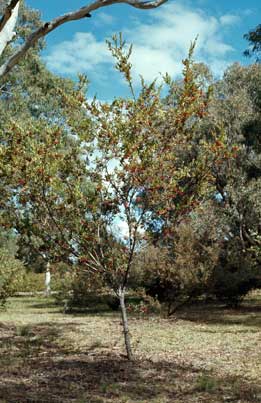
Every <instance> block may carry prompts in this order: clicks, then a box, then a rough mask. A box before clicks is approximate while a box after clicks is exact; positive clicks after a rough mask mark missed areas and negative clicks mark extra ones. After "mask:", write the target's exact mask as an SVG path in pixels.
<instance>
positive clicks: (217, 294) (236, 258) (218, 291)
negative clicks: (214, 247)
mask: <svg viewBox="0 0 261 403" xmlns="http://www.w3.org/2000/svg"><path fill="white" fill-rule="evenodd" d="M231 243H232V242H231ZM231 243H229V242H228V245H227V247H226V249H223V250H222V253H221V254H220V258H219V262H218V264H217V265H216V267H215V269H214V270H213V273H212V275H211V277H210V280H209V287H208V295H209V296H212V297H214V298H215V299H217V300H218V301H221V302H224V303H225V304H226V305H227V306H228V307H232V308H236V307H237V306H238V305H239V304H240V303H241V302H242V300H243V299H244V297H245V296H246V294H247V293H248V292H249V291H251V290H254V289H256V288H260V287H261V276H260V269H259V268H258V267H256V266H255V265H253V260H252V259H251V255H249V254H248V253H247V252H242V251H240V250H239V249H237V248H235V245H233V243H232V245H231Z"/></svg>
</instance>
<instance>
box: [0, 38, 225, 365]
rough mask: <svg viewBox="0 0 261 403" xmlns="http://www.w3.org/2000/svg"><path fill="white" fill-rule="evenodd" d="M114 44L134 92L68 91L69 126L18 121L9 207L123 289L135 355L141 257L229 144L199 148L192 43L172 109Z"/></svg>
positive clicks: (196, 195)
mask: <svg viewBox="0 0 261 403" xmlns="http://www.w3.org/2000/svg"><path fill="white" fill-rule="evenodd" d="M108 45H109V48H110V50H111V52H112V54H113V55H114V57H115V58H116V68H117V69H118V70H119V71H120V72H121V73H122V74H123V75H124V76H125V79H126V80H127V82H128V84H129V87H130V90H131V93H132V98H128V99H115V100H114V101H113V102H112V103H111V104H107V103H100V102H98V101H97V100H93V102H91V103H89V102H87V101H86V99H85V96H84V93H83V91H82V89H81V88H80V89H76V90H75V91H74V92H72V93H66V91H65V92H61V93H62V94H63V95H62V96H63V108H64V111H65V114H64V120H63V122H62V123H63V124H62V126H61V127H59V126H57V125H56V124H54V122H53V121H52V120H49V121H48V120H46V119H45V118H39V119H37V120H31V121H30V124H29V122H25V123H24V124H22V122H21V124H20V125H17V124H16V122H12V123H11V124H10V125H9V127H8V129H7V130H6V143H5V147H3V150H4V155H5V162H6V164H5V165H6V166H8V167H9V169H10V171H9V172H10V177H11V178H12V185H11V186H10V190H11V192H10V196H9V198H8V202H7V211H8V214H9V216H11V217H12V222H16V225H17V226H18V227H19V231H20V232H24V233H26V234H28V235H30V236H31V235H32V234H33V235H34V236H36V237H37V238H38V239H40V240H41V242H42V243H41V244H40V245H39V246H38V247H39V248H43V250H44V251H48V253H49V254H50V255H51V256H52V258H53V259H55V258H56V257H59V256H61V253H62V252H64V253H65V255H66V256H67V257H68V256H69V259H71V261H74V262H77V263H78V264H80V265H81V266H82V267H85V269H86V271H87V272H88V273H89V275H93V276H95V277H96V278H97V277H98V278H101V279H102V281H103V282H104V283H105V284H106V285H107V286H109V287H110V288H111V289H112V290H113V291H114V293H115V294H116V296H117V297H118V298H119V300H120V306H121V314H122V324H123V329H124V338H125V346H126V352H127V357H128V358H129V359H131V358H132V350H131V343H130V337H129V329H128V321H127V312H126V307H125V294H126V291H127V287H128V280H129V276H130V273H131V271H132V269H133V261H134V257H135V254H137V253H138V251H139V250H140V248H141V247H142V246H143V245H144V243H146V242H147V241H146V235H147V234H146V233H147V230H148V228H149V226H150V225H154V226H155V225H158V226H163V225H165V224H166V226H167V227H168V223H169V222H170V220H172V224H173V223H174V222H178V220H181V219H184V217H185V216H186V215H188V214H189V212H190V211H191V209H193V207H194V206H195V205H196V204H197V202H198V200H201V199H202V198H203V197H204V196H205V195H206V194H208V192H209V190H208V188H209V186H210V185H211V182H212V176H211V175H210V171H211V169H210V168H211V166H212V164H213V161H215V162H216V161H217V160H220V159H221V160H222V159H223V158H224V155H223V154H224V149H223V147H222V142H221V139H220V140H218V137H216V136H215V137H212V136H211V134H210V135H209V138H208V140H204V141H203V140H202V141H201V140H200V146H199V147H198V148H197V153H196V154H195V153H194V146H195V144H197V143H198V142H199V139H198V135H197V130H196V127H197V125H198V122H199V121H200V120H201V119H202V118H203V116H204V115H205V114H206V113H207V105H208V95H207V94H206V93H205V92H204V91H202V90H201V89H200V86H199V85H198V84H197V83H196V82H195V80H194V73H193V68H192V65H193V62H192V52H193V46H192V47H191V51H190V55H189V58H187V59H186V60H184V62H183V63H184V85H183V90H182V91H181V92H180V94H179V95H178V98H177V103H176V104H175V106H172V107H166V104H165V102H163V101H162V99H161V96H160V93H161V88H158V87H157V86H156V84H155V82H153V83H152V84H150V85H146V84H145V83H144V82H143V81H142V90H141V92H140V93H139V94H135V92H134V90H133V85H132V76H131V64H130V62H129V56H130V51H131V50H128V49H127V50H126V49H125V43H124V41H123V40H122V38H121V37H120V38H119V39H117V38H116V37H115V38H114V41H113V42H112V43H109V44H108ZM165 81H166V83H170V79H169V77H168V76H166V78H165ZM184 156H185V158H184ZM10 162H11V163H10ZM119 225H124V227H125V228H126V230H127V231H126V234H125V236H123V234H122V233H120V232H119V229H117V226H119Z"/></svg>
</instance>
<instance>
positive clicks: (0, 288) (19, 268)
mask: <svg viewBox="0 0 261 403" xmlns="http://www.w3.org/2000/svg"><path fill="white" fill-rule="evenodd" d="M23 276H24V266H23V264H22V262H21V261H20V260H18V259H15V258H14V257H13V256H12V255H11V254H10V253H9V252H8V251H7V250H5V249H0V305H1V306H4V305H5V303H6V301H7V299H8V298H9V297H11V296H12V295H14V293H15V292H16V291H17V289H18V288H19V284H20V283H21V281H22V279H23Z"/></svg>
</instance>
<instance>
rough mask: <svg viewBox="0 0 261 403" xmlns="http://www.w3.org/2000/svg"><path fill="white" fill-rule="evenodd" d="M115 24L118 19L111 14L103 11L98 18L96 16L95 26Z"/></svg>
mask: <svg viewBox="0 0 261 403" xmlns="http://www.w3.org/2000/svg"><path fill="white" fill-rule="evenodd" d="M114 23H116V18H115V17H113V16H112V15H111V14H107V13H104V12H102V11H101V12H99V13H98V14H97V16H96V15H95V20H94V24H95V25H97V26H101V25H112V24H114Z"/></svg>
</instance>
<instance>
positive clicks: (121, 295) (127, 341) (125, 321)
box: [119, 290, 133, 360]
mask: <svg viewBox="0 0 261 403" xmlns="http://www.w3.org/2000/svg"><path fill="white" fill-rule="evenodd" d="M119 299H120V307H121V318H122V326H123V334H124V341H125V347H126V353H127V357H128V360H132V359H133V354H132V350H131V343H130V333H129V327H128V318H127V311H126V306H125V290H120V291H119Z"/></svg>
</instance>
